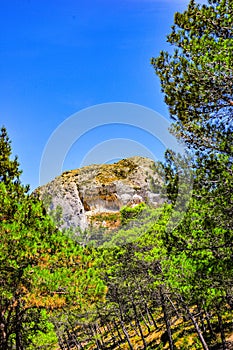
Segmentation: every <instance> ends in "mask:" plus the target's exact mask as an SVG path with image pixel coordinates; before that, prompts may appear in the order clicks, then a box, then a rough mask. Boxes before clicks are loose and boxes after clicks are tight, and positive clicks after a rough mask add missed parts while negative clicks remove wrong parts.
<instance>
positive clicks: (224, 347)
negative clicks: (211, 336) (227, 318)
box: [217, 313, 226, 350]
mask: <svg viewBox="0 0 233 350" xmlns="http://www.w3.org/2000/svg"><path fill="white" fill-rule="evenodd" d="M217 315H218V326H219V330H220V334H221V340H222V349H223V350H226V338H225V332H224V328H223V323H222V316H221V315H220V313H217Z"/></svg>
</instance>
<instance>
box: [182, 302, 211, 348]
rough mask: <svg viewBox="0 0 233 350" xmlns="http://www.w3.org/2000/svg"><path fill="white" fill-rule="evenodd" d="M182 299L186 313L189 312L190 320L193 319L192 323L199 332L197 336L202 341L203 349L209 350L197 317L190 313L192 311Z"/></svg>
mask: <svg viewBox="0 0 233 350" xmlns="http://www.w3.org/2000/svg"><path fill="white" fill-rule="evenodd" d="M180 299H181V301H182V304H183V306H184V309H185V311H186V312H187V314H188V316H189V317H190V319H191V321H192V323H193V325H194V327H195V329H196V331H197V335H198V338H199V339H200V342H201V344H202V347H203V349H204V350H209V348H208V345H207V344H206V341H205V339H204V337H203V334H202V331H201V329H200V327H199V325H198V323H197V321H196V319H195V317H194V316H193V314H192V313H191V312H190V310H189V308H188V306H187V305H186V303H185V302H184V300H183V299H182V298H180Z"/></svg>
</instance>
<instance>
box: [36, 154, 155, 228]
mask: <svg viewBox="0 0 233 350" xmlns="http://www.w3.org/2000/svg"><path fill="white" fill-rule="evenodd" d="M155 169H156V167H155V163H154V162H153V161H152V160H151V159H148V158H143V157H132V158H128V159H122V160H120V161H119V162H117V163H114V164H100V165H99V164H94V165H90V166H85V167H83V168H80V169H75V170H70V171H66V172H64V173H63V174H62V175H60V176H58V177H56V178H55V179H54V180H53V181H51V182H49V183H48V184H46V185H44V186H42V187H39V188H38V189H37V190H36V192H37V193H39V196H40V198H41V199H42V200H43V202H44V203H45V206H46V208H47V209H48V210H49V212H50V213H52V214H54V216H56V218H57V219H59V220H58V221H59V226H60V228H70V227H72V228H76V227H79V228H81V229H82V230H84V229H86V228H87V227H89V226H90V225H95V226H102V227H110V228H111V227H117V226H118V225H119V216H118V213H119V210H120V208H122V207H123V206H125V205H127V206H131V207H132V206H134V205H136V204H139V203H141V202H145V203H147V204H148V205H150V206H152V207H157V206H158V205H159V204H160V203H162V199H161V196H160V193H159V189H158V188H159V186H156V184H157V183H159V182H161V180H160V181H159V177H158V174H157V173H156V170H155ZM59 215H60V216H61V217H59Z"/></svg>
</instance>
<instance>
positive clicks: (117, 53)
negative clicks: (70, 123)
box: [0, 0, 189, 188]
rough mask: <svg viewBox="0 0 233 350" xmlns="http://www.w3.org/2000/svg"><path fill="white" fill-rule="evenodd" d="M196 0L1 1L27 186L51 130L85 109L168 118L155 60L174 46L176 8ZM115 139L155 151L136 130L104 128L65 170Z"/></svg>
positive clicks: (2, 76)
mask: <svg viewBox="0 0 233 350" xmlns="http://www.w3.org/2000/svg"><path fill="white" fill-rule="evenodd" d="M188 2H189V1H188V0H161V1H160V0H98V1H97V0H93V1H83V0H75V1H74V0H47V1H45V0H1V12H0V27H1V29H0V125H2V124H4V125H5V126H6V128H7V130H8V133H9V136H10V138H11V139H12V146H13V154H17V155H18V157H19V161H20V164H21V168H22V169H23V176H22V180H23V182H24V183H29V184H30V185H31V188H35V187H36V186H38V184H39V167H40V161H41V157H42V153H43V150H44V147H45V145H46V143H47V141H48V139H49V137H50V135H51V134H52V132H53V131H54V130H55V129H56V128H57V127H58V126H59V125H60V124H61V123H62V122H63V121H64V120H66V119H67V118H68V117H69V116H70V115H72V114H74V113H76V112H77V111H80V110H82V109H83V108H87V107H90V106H93V105H96V104H100V103H109V102H130V103H135V104H140V105H143V106H145V107H148V108H152V109H154V110H156V111H157V112H159V113H160V114H162V115H163V116H165V117H168V112H167V108H166V105H165V104H164V102H163V95H162V94H161V92H160V84H159V80H158V78H157V77H156V75H155V74H154V72H153V68H152V67H151V65H150V58H151V57H152V56H157V55H158V54H159V52H160V50H163V49H166V48H168V46H167V44H166V34H168V33H169V32H170V26H171V25H172V24H173V17H174V13H175V12H176V11H183V10H184V9H185V8H186V6H187V4H188ZM112 137H118V138H131V139H134V140H135V141H137V142H141V143H143V144H145V146H146V147H148V148H150V147H151V145H152V143H153V142H154V141H153V140H151V139H150V137H149V136H148V135H146V134H142V131H139V130H136V129H135V130H132V129H131V130H129V129H127V127H122V128H121V127H120V126H118V127H117V128H114V129H113V128H111V127H110V126H109V128H108V127H107V126H105V127H103V128H96V130H94V131H92V132H91V133H90V135H89V136H88V135H86V139H85V140H84V139H82V140H80V142H78V144H76V145H73V146H72V148H71V151H70V153H69V154H68V155H67V158H66V159H65V160H64V170H65V169H70V168H76V167H78V166H79V165H80V161H81V158H80V153H82V156H83V154H85V153H87V152H89V150H90V149H91V148H92V147H93V145H95V144H98V143H100V142H103V141H105V140H108V139H110V138H112ZM61 142H62V140H61ZM80 150H82V152H80ZM119 157H120V155H119Z"/></svg>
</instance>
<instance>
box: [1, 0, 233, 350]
mask: <svg viewBox="0 0 233 350" xmlns="http://www.w3.org/2000/svg"><path fill="white" fill-rule="evenodd" d="M167 41H168V43H170V44H171V50H170V51H169V52H165V51H164V52H161V53H160V56H159V57H157V58H152V60H151V63H152V65H153V67H154V69H155V72H156V74H157V75H158V76H159V78H160V80H161V86H162V91H163V93H164V96H165V102H166V104H167V105H168V107H169V111H170V116H171V118H172V119H173V125H172V132H173V133H174V134H175V135H176V136H177V137H178V138H179V139H180V140H182V141H183V142H185V144H186V146H187V156H185V157H184V156H181V155H177V154H174V152H172V150H167V151H166V154H165V159H166V160H165V162H164V163H160V164H158V169H157V171H158V172H159V173H160V174H161V176H162V177H163V180H164V181H163V183H164V185H163V191H164V193H165V194H166V198H167V201H165V202H164V204H163V205H162V206H160V207H159V208H157V209H152V208H150V207H148V206H147V205H146V204H139V205H138V206H135V207H134V208H128V207H124V208H122V209H121V212H120V215H121V227H120V229H117V230H115V231H113V232H111V234H108V235H106V238H105V239H103V240H102V241H101V240H100V239H99V237H98V235H102V236H104V233H103V232H98V230H96V231H85V232H83V233H82V234H80V236H79V237H78V238H77V237H75V238H74V237H73V235H72V231H71V230H70V231H67V232H60V231H59V230H58V229H57V228H56V223H55V222H54V217H53V218H52V217H50V216H48V215H47V214H46V210H45V209H44V205H43V203H42V202H41V201H40V200H39V199H38V198H36V197H35V196H33V195H30V194H29V188H28V187H27V186H24V185H23V184H22V183H21V181H20V175H21V171H20V166H19V162H18V159H17V157H16V158H12V149H11V142H10V140H9V137H8V134H7V130H6V128H5V127H2V129H1V133H0V208H1V209H0V219H1V224H0V233H1V241H0V260H1V263H0V348H1V349H3V350H8V349H12V350H13V349H16V350H24V349H28V350H30V349H51V350H52V349H62V350H63V349H80V350H84V349H90V350H91V349H93V350H94V349H101V350H107V349H109V350H110V349H131V350H133V349H148V350H149V349H170V350H174V349H205V350H208V349H209V350H211V349H212V350H214V349H215V350H217V349H223V350H227V349H232V348H233V313H232V311H233V157H232V155H233V152H232V150H233V143H232V141H233V133H232V131H233V130H232V129H233V124H232V118H233V89H232V87H233V1H232V0H219V1H218V0H208V4H207V5H198V4H196V3H195V2H194V1H193V0H191V1H190V4H189V6H188V8H187V10H186V11H184V13H176V14H175V18H174V25H173V26H172V29H171V33H170V34H169V35H168V37H167ZM172 50H173V51H172ZM187 166H188V170H189V172H190V169H191V172H192V178H193V180H192V181H193V182H192V193H191V196H190V200H189V201H188V202H187V201H186V207H184V206H182V205H181V206H179V205H177V203H183V200H184V199H185V198H186V196H187V197H188V196H189V195H190V186H189V184H187V188H186V185H185V181H182V179H183V178H185V177H186V176H187ZM181 183H182V186H183V188H182V189H180V188H179V185H180V184H181ZM155 185H156V184H155ZM158 185H161V184H158ZM174 218H175V220H173V219H174ZM96 237H97V238H96Z"/></svg>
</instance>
